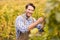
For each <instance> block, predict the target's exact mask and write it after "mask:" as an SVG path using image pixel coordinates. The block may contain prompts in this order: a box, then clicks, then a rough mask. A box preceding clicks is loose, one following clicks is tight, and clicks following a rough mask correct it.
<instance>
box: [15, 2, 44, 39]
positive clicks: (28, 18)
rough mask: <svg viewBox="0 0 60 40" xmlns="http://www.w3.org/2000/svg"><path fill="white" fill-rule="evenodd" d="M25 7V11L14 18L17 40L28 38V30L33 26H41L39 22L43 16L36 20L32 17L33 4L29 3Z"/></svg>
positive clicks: (40, 27) (39, 27)
mask: <svg viewBox="0 0 60 40" xmlns="http://www.w3.org/2000/svg"><path fill="white" fill-rule="evenodd" d="M25 8H26V9H25V13H23V14H22V15H20V16H18V17H17V18H16V22H15V26H16V38H17V40H28V39H29V31H30V30H32V29H33V28H35V27H36V28H38V29H42V28H43V26H42V25H41V24H39V23H42V22H43V20H44V18H43V17H40V18H39V19H38V20H35V18H33V17H32V14H33V12H34V10H35V6H34V5H33V4H32V3H29V4H27V5H26V7H25Z"/></svg>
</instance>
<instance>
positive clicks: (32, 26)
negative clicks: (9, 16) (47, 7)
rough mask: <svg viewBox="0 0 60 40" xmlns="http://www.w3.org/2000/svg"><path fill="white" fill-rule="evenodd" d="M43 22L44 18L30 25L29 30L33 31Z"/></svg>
mask: <svg viewBox="0 0 60 40" xmlns="http://www.w3.org/2000/svg"><path fill="white" fill-rule="evenodd" d="M43 20H44V19H43V18H42V17H41V18H39V19H38V20H37V21H36V22H34V23H32V24H31V25H29V27H28V30H31V29H33V28H34V27H35V26H36V25H38V24H39V23H42V22H43Z"/></svg>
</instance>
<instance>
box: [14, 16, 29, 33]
mask: <svg viewBox="0 0 60 40" xmlns="http://www.w3.org/2000/svg"><path fill="white" fill-rule="evenodd" d="M15 25H16V29H18V30H19V31H21V32H22V33H24V32H27V31H28V27H27V25H25V24H24V20H23V18H22V17H17V19H16V23H15Z"/></svg>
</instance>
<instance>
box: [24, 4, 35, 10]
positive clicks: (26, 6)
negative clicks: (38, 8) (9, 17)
mask: <svg viewBox="0 0 60 40" xmlns="http://www.w3.org/2000/svg"><path fill="white" fill-rule="evenodd" d="M28 6H32V7H33V8H34V10H35V6H34V5H33V3H29V4H27V5H26V7H25V8H26V9H27V8H28Z"/></svg>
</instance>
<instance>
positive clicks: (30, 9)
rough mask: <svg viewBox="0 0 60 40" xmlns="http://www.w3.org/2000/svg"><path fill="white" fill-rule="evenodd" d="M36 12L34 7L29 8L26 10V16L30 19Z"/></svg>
mask: <svg viewBox="0 0 60 40" xmlns="http://www.w3.org/2000/svg"><path fill="white" fill-rule="evenodd" d="M33 12H34V8H33V7H32V6H28V8H27V9H26V16H27V17H30V16H31V15H32V14H33Z"/></svg>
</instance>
